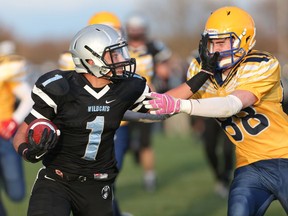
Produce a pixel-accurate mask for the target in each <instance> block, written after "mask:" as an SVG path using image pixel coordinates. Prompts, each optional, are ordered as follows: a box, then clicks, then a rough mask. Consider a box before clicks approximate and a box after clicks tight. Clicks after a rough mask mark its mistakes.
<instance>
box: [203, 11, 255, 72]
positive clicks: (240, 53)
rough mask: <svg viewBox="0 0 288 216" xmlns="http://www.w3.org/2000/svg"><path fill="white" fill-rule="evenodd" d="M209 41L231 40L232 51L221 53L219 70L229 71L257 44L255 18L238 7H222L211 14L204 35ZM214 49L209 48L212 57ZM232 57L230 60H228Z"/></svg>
mask: <svg viewBox="0 0 288 216" xmlns="http://www.w3.org/2000/svg"><path fill="white" fill-rule="evenodd" d="M207 33H208V34H209V39H215V38H230V43H231V49H230V50H226V51H223V52H220V57H221V59H222V60H220V61H219V65H218V69H227V68H230V67H232V66H234V65H235V64H236V63H237V62H239V61H240V60H241V59H242V58H243V57H244V56H245V55H246V54H247V53H248V51H249V50H251V49H252V48H253V46H254V45H255V43H256V40H255V35H256V28H255V23H254V20H253V18H252V17H251V16H250V15H249V14H248V13H247V12H246V11H244V10H242V9H240V8H238V7H233V6H232V7H222V8H220V9H218V10H216V11H214V12H212V13H211V15H210V17H209V18H208V20H207V22H206V25H205V30H204V34H207ZM212 50H213V47H211V46H210V47H209V52H210V54H211V55H213V53H212ZM228 57H230V58H228Z"/></svg>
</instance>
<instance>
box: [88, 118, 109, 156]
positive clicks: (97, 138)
mask: <svg viewBox="0 0 288 216" xmlns="http://www.w3.org/2000/svg"><path fill="white" fill-rule="evenodd" d="M86 128H87V129H90V130H91V132H90V134H89V139H88V144H87V146H86V150H85V154H84V156H83V158H84V159H85V160H96V156H97V152H98V149H99V145H100V142H101V135H102V132H103V130H104V116H97V117H96V118H95V119H94V120H93V121H92V122H87V126H86Z"/></svg>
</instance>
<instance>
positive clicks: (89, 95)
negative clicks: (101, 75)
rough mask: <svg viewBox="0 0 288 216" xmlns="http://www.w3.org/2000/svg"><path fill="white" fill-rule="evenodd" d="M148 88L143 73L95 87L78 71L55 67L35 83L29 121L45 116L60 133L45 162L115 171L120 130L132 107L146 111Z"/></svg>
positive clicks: (81, 170) (68, 168) (84, 171)
mask: <svg viewBox="0 0 288 216" xmlns="http://www.w3.org/2000/svg"><path fill="white" fill-rule="evenodd" d="M148 91H149V88H148V86H147V85H146V81H145V79H144V78H142V77H139V76H134V77H131V78H127V79H124V80H121V81H119V82H116V83H111V84H109V85H106V86H105V87H104V88H102V89H95V88H93V87H92V86H91V85H90V83H89V82H88V81H87V80H86V78H85V77H84V76H83V75H81V74H78V73H76V72H75V71H65V72H64V71H59V70H55V71H52V72H49V73H46V74H44V75H43V76H41V77H40V78H39V79H38V80H37V82H36V83H35V85H34V88H33V91H32V99H33V100H34V102H35V104H34V106H33V109H32V111H31V113H30V114H29V115H28V116H27V117H26V119H25V122H26V123H28V124H29V123H30V122H31V121H32V120H33V119H35V118H41V117H42V118H43V117H45V118H48V119H50V120H52V121H53V122H54V123H55V124H56V125H57V127H58V128H59V129H60V131H61V135H60V138H59V141H58V143H57V145H56V147H55V148H54V149H52V150H51V151H49V153H47V154H46V155H45V156H44V159H43V165H44V166H46V167H49V168H53V169H60V170H62V171H64V172H69V173H73V174H81V175H88V174H92V173H98V172H100V173H101V172H102V173H103V172H107V173H111V172H115V167H116V166H115V165H116V160H115V157H114V134H115V131H116V129H117V128H118V127H119V125H120V121H121V119H122V117H123V115H124V113H125V112H126V111H127V110H128V109H134V111H141V112H147V110H146V109H145V108H144V107H142V105H141V102H142V101H143V100H144V98H145V97H144V96H143V94H144V93H147V92H148Z"/></svg>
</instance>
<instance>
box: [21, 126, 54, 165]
mask: <svg viewBox="0 0 288 216" xmlns="http://www.w3.org/2000/svg"><path fill="white" fill-rule="evenodd" d="M33 132H34V131H33V130H31V129H30V130H29V132H28V143H27V149H25V151H24V152H23V155H24V157H25V158H26V159H27V161H30V162H32V163H35V162H38V161H39V160H41V159H42V157H43V156H44V155H45V154H46V153H47V152H48V151H49V150H50V149H52V148H54V147H55V145H56V143H57V135H56V133H54V132H53V131H52V130H50V132H48V129H47V128H45V129H44V131H43V134H42V136H41V139H40V142H39V143H36V142H35V141H34V138H33Z"/></svg>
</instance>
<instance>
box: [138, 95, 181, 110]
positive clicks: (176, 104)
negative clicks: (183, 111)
mask: <svg viewBox="0 0 288 216" xmlns="http://www.w3.org/2000/svg"><path fill="white" fill-rule="evenodd" d="M146 98H147V99H149V100H145V101H143V104H144V105H145V108H146V109H149V110H150V113H151V114H157V115H159V114H169V115H172V114H175V113H179V112H180V105H181V103H180V99H176V98H173V97H172V96H170V95H167V94H159V93H156V92H151V93H148V94H147V95H146Z"/></svg>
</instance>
